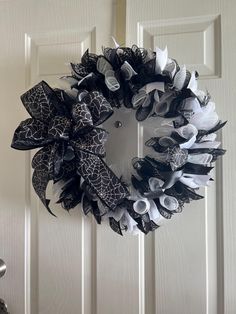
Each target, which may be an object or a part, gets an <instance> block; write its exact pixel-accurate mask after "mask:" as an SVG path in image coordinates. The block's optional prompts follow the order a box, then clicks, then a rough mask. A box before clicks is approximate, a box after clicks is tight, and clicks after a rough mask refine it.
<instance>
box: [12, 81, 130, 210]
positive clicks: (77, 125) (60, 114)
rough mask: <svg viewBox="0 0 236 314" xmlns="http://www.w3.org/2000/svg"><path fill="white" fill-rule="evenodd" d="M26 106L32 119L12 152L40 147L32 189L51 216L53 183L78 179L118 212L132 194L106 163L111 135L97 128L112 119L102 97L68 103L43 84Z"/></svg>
mask: <svg viewBox="0 0 236 314" xmlns="http://www.w3.org/2000/svg"><path fill="white" fill-rule="evenodd" d="M21 100H22V102H23V104H24V106H25V108H26V109H27V111H28V112H29V114H30V115H31V118H28V119H26V120H25V121H22V122H21V123H20V125H19V126H18V128H17V129H16V131H15V133H14V137H13V141H12V145H11V146H12V147H13V148H15V149H19V150H29V149H33V148H38V147H41V149H40V150H39V151H38V152H37V153H36V154H35V155H34V157H33V160H32V167H33V169H34V172H33V177H32V183H33V186H34V189H35V191H36V193H37V195H38V196H39V198H40V199H41V201H42V202H43V204H44V205H45V206H46V208H47V209H48V210H49V211H50V212H51V210H50V208H49V200H48V199H47V198H46V188H47V185H48V182H49V181H50V180H53V181H54V182H55V181H59V180H64V181H68V179H69V178H73V177H74V175H75V173H76V174H77V175H79V176H81V177H83V179H84V181H85V182H86V183H87V184H88V185H89V186H91V187H92V189H93V190H94V192H95V193H96V195H97V196H98V197H99V198H100V199H101V201H102V202H103V203H104V204H106V205H107V206H108V207H109V208H110V209H115V207H116V206H117V204H119V202H121V201H122V200H123V199H124V198H125V197H126V196H127V195H128V191H127V189H126V187H125V186H124V185H123V184H122V182H121V181H120V179H119V178H117V177H116V175H115V174H114V173H113V172H112V171H111V170H110V168H109V167H108V166H107V165H106V163H105V162H104V161H103V159H102V158H103V157H104V156H105V148H104V143H105V141H106V139H107V132H106V131H105V130H104V129H102V128H99V127H98V125H100V124H101V123H102V122H103V121H105V120H106V119H107V118H108V117H109V116H110V115H111V114H112V113H113V110H112V107H111V106H110V104H109V102H108V101H107V100H106V99H105V98H104V97H103V95H102V94H101V93H100V92H98V91H92V92H89V93H84V96H83V97H81V101H77V102H75V103H71V102H69V103H67V102H65V101H63V99H62V98H60V97H58V95H57V93H56V92H55V90H53V89H51V88H50V87H49V86H48V84H47V83H45V82H44V81H42V82H40V83H39V84H37V85H36V86H34V87H33V88H31V89H30V90H29V91H27V92H26V93H25V94H23V95H22V97H21ZM51 213H52V212H51Z"/></svg>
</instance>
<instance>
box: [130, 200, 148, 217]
mask: <svg viewBox="0 0 236 314" xmlns="http://www.w3.org/2000/svg"><path fill="white" fill-rule="evenodd" d="M150 206H151V205H150V202H149V200H148V199H147V198H140V199H139V200H137V201H136V202H134V204H133V209H134V211H135V212H136V213H137V214H139V215H144V214H146V213H147V212H148V211H149V209H150Z"/></svg>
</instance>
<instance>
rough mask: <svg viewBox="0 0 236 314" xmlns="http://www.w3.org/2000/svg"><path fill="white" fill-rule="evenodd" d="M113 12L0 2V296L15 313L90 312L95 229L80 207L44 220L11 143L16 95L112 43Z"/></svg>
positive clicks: (25, 158) (19, 113) (93, 6)
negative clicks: (2, 268)
mask: <svg viewBox="0 0 236 314" xmlns="http://www.w3.org/2000/svg"><path fill="white" fill-rule="evenodd" d="M114 14H115V3H114V1H111V0H102V1H96V0H89V1H83V0H66V1H64V0H50V1H47V0H42V1H41V0H40V1H37V0H33V1H32V0H9V1H4V0H3V1H0V42H1V44H0V86H1V87H0V90H1V95H2V99H1V115H0V116H1V117H0V142H1V143H2V145H1V146H2V148H1V154H0V156H1V157H0V158H1V170H0V173H1V175H0V177H1V179H0V193H1V197H0V206H1V210H0V258H1V259H3V260H4V261H5V263H6V265H7V272H6V274H5V276H4V277H3V278H1V280H0V298H1V299H3V300H4V301H5V302H6V303H7V304H8V309H9V312H10V313H12V314H14V313H15V314H23V313H25V314H26V313H27V314H29V313H31V314H38V313H41V314H43V313H44V314H46V313H52V314H54V313H55V314H59V313H60V314H62V313H68V314H76V313H86V314H87V313H95V308H94V307H95V302H92V301H91V299H93V300H94V298H95V292H94V291H95V289H96V278H95V271H96V265H95V264H96V255H95V254H96V253H95V252H96V246H95V242H94V241H93V237H94V235H93V234H92V233H91V231H92V226H93V225H92V224H91V223H90V220H89V221H88V220H83V219H82V217H81V213H80V211H79V210H78V209H77V210H74V211H71V213H70V214H68V213H66V212H65V211H63V210H59V209H58V210H57V209H56V211H57V216H58V218H57V219H54V218H53V217H52V216H51V215H49V214H48V213H47V211H46V210H45V209H43V206H42V205H41V204H40V202H39V201H38V200H37V197H35V193H34V192H33V191H32V190H31V162H30V161H31V157H32V154H29V153H24V152H20V151H15V150H13V149H10V144H11V138H12V133H13V131H14V129H15V127H16V126H17V124H18V123H19V121H20V120H24V119H25V118H26V117H28V115H27V113H26V111H25V110H24V108H23V106H22V104H21V101H20V98H19V97H20V95H21V94H22V93H23V92H24V91H25V90H26V89H28V88H29V87H30V86H32V85H34V84H36V83H37V82H39V81H41V80H42V79H45V80H46V81H47V82H49V84H52V85H54V86H55V85H56V83H57V82H56V78H57V77H60V76H62V75H64V74H67V73H69V67H68V63H69V62H70V61H71V60H72V61H80V58H81V55H82V53H83V52H84V51H85V50H86V49H87V48H89V49H90V50H91V51H93V52H95V51H97V52H101V47H102V46H103V45H105V46H109V45H110V44H111V35H114V34H113V19H114ZM49 192H50V191H49ZM92 252H94V253H92ZM92 254H93V255H92ZM104 259H105V256H104ZM92 274H93V277H92ZM93 287H94V288H93ZM100 302H102V300H100Z"/></svg>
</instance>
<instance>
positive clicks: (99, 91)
mask: <svg viewBox="0 0 236 314" xmlns="http://www.w3.org/2000/svg"><path fill="white" fill-rule="evenodd" d="M71 68H72V75H71V76H67V77H63V78H62V80H63V81H64V82H66V83H67V88H64V89H52V88H50V87H49V86H48V85H47V83H45V82H44V81H42V82H40V83H39V84H37V85H36V86H34V87H33V88H31V89H30V90H29V91H27V92H26V93H25V94H23V95H22V96H21V100H22V102H23V104H24V106H25V108H26V110H27V111H28V112H29V114H30V116H31V118H28V119H26V120H25V121H22V122H21V123H20V125H19V126H18V128H17V129H16V131H15V133H14V137H13V141H12V147H13V148H15V149H20V150H28V149H33V148H39V147H41V149H40V150H39V151H38V152H37V153H36V154H35V155H34V157H33V160H32V167H33V169H34V172H33V177H32V183H33V186H34V189H35V191H36V193H37V195H38V196H39V198H40V199H41V201H42V202H43V204H44V205H45V207H46V208H47V209H48V211H49V212H50V213H51V214H53V213H52V211H51V209H50V208H49V199H47V198H46V188H47V185H48V182H49V181H50V180H53V183H54V185H55V186H56V189H57V192H58V191H59V193H58V201H57V202H58V203H61V205H62V207H63V208H65V209H66V210H70V209H71V208H74V207H75V206H76V205H78V204H79V203H80V202H81V203H82V208H83V211H84V213H85V214H86V215H87V214H88V213H92V214H93V215H94V217H95V219H96V221H97V223H99V224H100V223H101V221H105V220H107V221H109V224H110V226H111V228H112V229H113V230H114V231H115V232H117V233H119V234H122V231H123V230H127V231H130V232H136V231H137V230H138V229H139V230H141V231H142V232H144V233H145V234H147V233H148V232H149V231H153V230H155V229H156V228H157V227H158V226H159V225H160V224H161V220H163V219H169V218H171V217H172V215H173V214H174V213H179V212H181V210H182V208H183V205H184V204H185V203H189V202H190V201H191V200H198V199H201V198H202V196H201V195H199V194H197V193H196V190H197V189H199V187H201V186H206V185H208V183H209V181H210V180H212V179H211V176H210V174H209V172H210V170H211V169H212V168H213V167H212V163H213V162H214V161H215V160H216V159H217V158H218V157H219V156H221V155H223V154H224V153H225V150H223V149H221V148H219V145H220V143H219V142H217V141H215V139H216V134H215V132H216V131H218V130H219V129H221V128H222V127H223V126H224V125H225V122H224V123H222V122H221V121H220V120H219V118H218V116H217V114H216V112H215V104H214V103H213V102H212V101H211V99H210V95H209V94H208V93H207V92H206V93H205V92H203V91H201V90H198V88H197V77H198V74H197V72H195V71H194V72H192V73H190V72H189V71H188V70H186V67H185V66H182V67H180V66H179V65H178V63H177V62H176V61H175V60H174V59H170V58H168V53H167V49H165V50H161V49H159V48H157V49H156V51H155V52H153V51H151V50H146V49H142V48H138V47H137V46H132V47H131V48H128V47H116V48H105V49H103V55H96V54H92V53H89V52H88V51H86V52H85V54H84V55H83V57H82V59H81V63H80V64H71ZM122 106H125V107H127V108H132V109H134V110H135V111H136V113H135V114H136V119H137V120H138V121H143V120H145V119H147V118H150V117H151V118H152V119H156V118H157V117H162V118H163V119H162V123H161V124H160V125H158V127H159V128H158V130H157V134H156V136H154V137H152V138H151V139H149V140H148V141H147V142H146V145H147V146H148V147H151V148H152V149H153V153H152V154H151V155H148V156H145V157H144V158H134V159H133V161H132V164H133V167H134V169H135V174H133V175H131V179H130V182H123V180H122V177H118V176H117V175H115V173H114V172H113V171H112V170H111V169H110V168H109V167H108V166H107V164H106V163H105V161H104V160H103V158H104V157H105V147H104V144H105V141H106V140H107V137H108V133H107V131H106V130H104V129H103V128H101V127H99V126H100V125H101V124H102V123H103V122H104V121H105V120H106V119H108V118H109V117H110V116H111V115H112V113H113V108H114V107H117V108H120V107H122ZM130 114H132V112H131V113H130ZM157 121H159V120H157Z"/></svg>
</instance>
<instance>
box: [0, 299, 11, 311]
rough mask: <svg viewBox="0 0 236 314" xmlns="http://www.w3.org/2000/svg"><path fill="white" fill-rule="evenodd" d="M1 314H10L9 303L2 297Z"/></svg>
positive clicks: (0, 303)
mask: <svg viewBox="0 0 236 314" xmlns="http://www.w3.org/2000/svg"><path fill="white" fill-rule="evenodd" d="M0 314H10V313H9V312H8V311H7V305H6V303H5V302H4V301H3V300H2V299H0Z"/></svg>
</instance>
